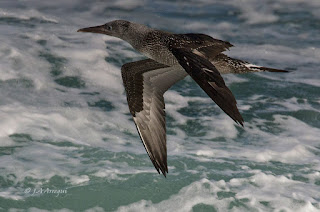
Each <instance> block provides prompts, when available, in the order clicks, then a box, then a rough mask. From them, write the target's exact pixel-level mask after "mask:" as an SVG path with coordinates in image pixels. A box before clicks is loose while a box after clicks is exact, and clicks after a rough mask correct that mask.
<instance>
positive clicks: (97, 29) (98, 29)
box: [77, 25, 106, 34]
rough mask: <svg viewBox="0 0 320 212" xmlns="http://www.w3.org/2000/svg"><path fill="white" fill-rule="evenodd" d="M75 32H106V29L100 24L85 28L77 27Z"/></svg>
mask: <svg viewBox="0 0 320 212" xmlns="http://www.w3.org/2000/svg"><path fill="white" fill-rule="evenodd" d="M77 32H92V33H101V34H105V33H106V29H105V27H104V25H100V26H94V27H87V28H82V29H78V31H77Z"/></svg>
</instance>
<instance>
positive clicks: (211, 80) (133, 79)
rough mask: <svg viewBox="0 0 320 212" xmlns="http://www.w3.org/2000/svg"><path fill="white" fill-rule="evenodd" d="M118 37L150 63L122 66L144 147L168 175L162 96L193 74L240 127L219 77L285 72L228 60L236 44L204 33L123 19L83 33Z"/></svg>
mask: <svg viewBox="0 0 320 212" xmlns="http://www.w3.org/2000/svg"><path fill="white" fill-rule="evenodd" d="M78 32H91V33H101V34H105V35H109V36H113V37H117V38H120V39H122V40H124V41H126V42H128V43H129V44H131V46H132V47H133V48H134V49H136V50H137V51H139V52H140V53H142V54H143V55H145V56H146V57H147V58H148V59H144V60H139V61H136V62H130V63H126V64H124V65H123V66H122V68H121V74H122V79H123V84H124V87H125V91H126V94H127V101H128V105H129V110H130V113H131V115H132V116H133V120H134V122H135V125H136V127H137V130H138V133H139V135H140V138H141V140H142V143H143V145H144V147H145V149H146V151H147V153H148V155H149V157H150V159H151V161H152V163H153V165H154V167H155V168H156V170H157V171H158V173H159V174H160V171H161V172H162V174H163V175H164V176H166V173H168V166H167V146H166V123H165V104H164V98H163V94H164V93H165V92H166V91H167V90H168V89H169V88H170V87H171V86H172V85H174V84H175V83H176V82H178V81H180V80H182V79H183V78H185V77H186V76H187V75H190V76H191V77H192V79H193V80H194V81H196V83H197V84H198V85H199V86H200V87H201V88H202V89H203V90H204V91H205V92H206V93H207V95H208V96H209V97H210V98H211V99H212V100H213V101H214V102H215V103H216V104H217V105H218V106H219V107H220V108H221V109H222V110H223V111H224V112H225V113H226V114H227V115H228V116H230V118H232V119H233V120H234V121H235V122H236V123H238V124H240V125H242V126H243V122H244V120H243V118H242V116H241V114H240V113H239V110H238V108H237V102H236V100H235V97H234V96H233V94H232V92H231V91H230V89H229V88H228V87H227V86H226V84H225V82H224V80H223V78H222V76H221V74H227V73H246V72H260V71H271V72H287V71H285V70H280V69H273V68H266V67H262V66H257V65H253V64H251V63H248V62H246V61H242V60H238V59H234V58H230V57H228V56H227V55H225V54H223V53H222V52H223V51H225V50H227V49H229V48H230V47H232V46H233V45H232V44H230V43H229V42H227V41H222V40H218V39H215V38H212V37H210V36H209V35H205V34H196V33H189V34H174V33H170V32H166V31H161V30H157V29H153V28H149V27H147V26H145V25H142V24H138V23H133V22H129V21H125V20H115V21H111V22H108V23H106V24H104V25H100V26H94V27H88V28H82V29H79V30H78Z"/></svg>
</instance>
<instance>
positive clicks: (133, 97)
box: [121, 59, 187, 176]
mask: <svg viewBox="0 0 320 212" xmlns="http://www.w3.org/2000/svg"><path fill="white" fill-rule="evenodd" d="M121 73H122V79H123V83H124V87H125V90H126V93H127V100H128V105H129V110H130V113H131V114H132V116H133V120H134V122H135V124H136V127H137V130H138V132H139V135H140V138H141V140H142V143H143V145H144V147H145V149H146V151H147V153H148V155H149V157H150V159H151V161H152V163H153V165H154V167H155V168H156V169H157V171H158V172H159V170H161V172H162V174H163V175H164V176H166V173H168V166H167V146H166V123H165V111H164V109H165V104H164V99H163V94H164V93H165V92H166V91H167V90H168V89H169V88H170V87H171V86H172V85H173V84H175V83H176V82H177V81H179V80H181V79H183V78H184V77H185V76H186V75H187V73H186V72H185V71H184V70H181V69H180V70H174V69H173V68H172V67H169V66H166V65H163V64H160V63H157V62H155V61H154V60H151V59H146V60H140V61H137V62H132V63H127V64H124V65H123V66H122V68H121ZM159 173H160V172H159Z"/></svg>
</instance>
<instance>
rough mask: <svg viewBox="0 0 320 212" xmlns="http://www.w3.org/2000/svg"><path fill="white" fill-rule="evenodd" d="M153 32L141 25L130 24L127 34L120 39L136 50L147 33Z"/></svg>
mask: <svg viewBox="0 0 320 212" xmlns="http://www.w3.org/2000/svg"><path fill="white" fill-rule="evenodd" d="M153 30H154V29H152V28H150V27H147V26H145V25H142V24H137V23H130V25H129V27H128V30H127V32H126V33H124V34H123V35H122V37H121V39H123V40H125V41H127V42H128V43H130V44H131V46H133V47H134V48H135V49H137V50H138V48H139V46H140V44H141V42H143V41H144V38H145V37H146V36H147V35H148V33H150V32H152V31H153Z"/></svg>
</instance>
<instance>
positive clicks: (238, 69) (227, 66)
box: [209, 53, 288, 74]
mask: <svg viewBox="0 0 320 212" xmlns="http://www.w3.org/2000/svg"><path fill="white" fill-rule="evenodd" d="M209 60H210V62H212V64H213V65H214V66H215V67H216V68H217V69H218V71H219V72H220V73H221V74H228V73H236V74H241V73H248V72H262V71H270V72H288V71H286V70H281V69H275V68H267V67H263V66H258V65H254V64H251V63H248V62H247V61H244V60H239V59H235V58H231V57H228V56H227V55H225V54H222V53H220V54H219V55H217V56H216V57H213V58H209Z"/></svg>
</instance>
